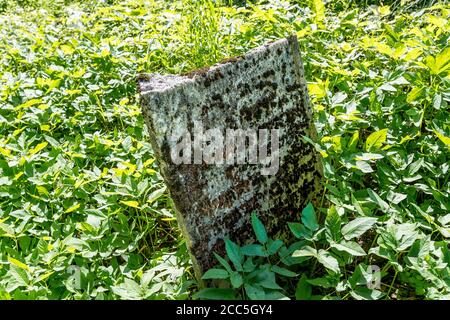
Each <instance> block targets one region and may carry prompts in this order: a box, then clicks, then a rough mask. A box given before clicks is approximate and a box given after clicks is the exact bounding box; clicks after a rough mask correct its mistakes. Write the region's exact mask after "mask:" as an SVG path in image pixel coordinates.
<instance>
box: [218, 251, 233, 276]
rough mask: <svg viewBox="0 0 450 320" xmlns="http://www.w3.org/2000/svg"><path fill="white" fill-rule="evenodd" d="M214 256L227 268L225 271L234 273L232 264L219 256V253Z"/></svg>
mask: <svg viewBox="0 0 450 320" xmlns="http://www.w3.org/2000/svg"><path fill="white" fill-rule="evenodd" d="M214 256H215V257H216V259H217V261H219V263H220V264H221V265H222V266H223V267H224V268H225V270H227V271H228V273H232V272H233V270H232V269H231V266H230V264H229V263H228V262H227V261H226V260H225V259H224V258H222V257H221V256H219V255H218V254H217V253H215V252H214Z"/></svg>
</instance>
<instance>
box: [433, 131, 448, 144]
mask: <svg viewBox="0 0 450 320" xmlns="http://www.w3.org/2000/svg"><path fill="white" fill-rule="evenodd" d="M434 134H435V135H436V137H438V138H439V140H441V141H442V142H443V143H444V144H445V145H446V146H447V147H448V148H450V138H449V137H446V136H444V135H443V134H441V133H440V132H439V131H437V130H434Z"/></svg>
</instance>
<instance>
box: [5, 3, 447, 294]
mask: <svg viewBox="0 0 450 320" xmlns="http://www.w3.org/2000/svg"><path fill="white" fill-rule="evenodd" d="M10 3H12V2H10ZM55 3H60V4H59V5H53V6H52V3H48V6H47V7H45V6H44V8H47V9H45V10H32V7H29V8H28V9H27V8H25V10H21V9H20V8H17V7H16V6H14V5H12V4H10V5H9V6H8V8H7V9H6V11H5V12H4V13H3V14H2V15H1V16H0V25H1V29H0V59H1V64H0V84H1V86H0V298H1V299H117V298H122V299H161V298H165V299H180V298H186V297H190V296H191V293H192V291H195V290H196V288H195V282H194V281H193V277H192V274H191V269H190V266H189V258H188V255H187V252H186V248H185V245H184V242H183V240H182V238H181V237H180V233H179V230H178V228H177V225H176V220H175V218H174V213H173V211H172V204H171V200H170V198H169V197H168V196H167V191H166V189H165V186H164V184H163V182H162V179H161V176H160V175H159V173H158V168H157V166H156V163H155V162H154V158H153V153H152V150H151V147H150V145H149V143H148V139H147V132H146V128H145V124H144V122H143V119H142V116H141V114H140V109H139V106H138V104H137V93H136V86H135V76H136V74H137V73H139V72H142V71H146V72H160V73H179V72H186V71H189V70H192V69H195V68H198V67H201V66H204V65H209V64H212V63H215V62H217V61H219V60H221V59H223V58H225V57H230V56H235V55H239V54H242V53H244V52H246V51H247V50H249V49H250V48H253V47H255V46H258V45H261V44H263V43H266V42H268V41H271V40H274V39H278V38H281V37H285V36H288V35H290V34H292V33H296V34H297V36H298V37H299V42H300V46H301V51H302V58H303V60H304V63H305V68H306V75H307V79H308V83H309V85H308V88H309V93H310V95H311V98H312V105H313V108H314V114H315V122H316V127H317V130H318V132H319V136H320V138H321V140H320V142H319V143H318V144H317V145H316V147H317V148H318V150H319V151H320V152H321V154H322V156H323V161H324V168H325V181H324V185H325V186H326V191H325V193H324V198H323V200H324V201H323V202H322V203H323V205H322V207H323V208H316V214H317V219H318V223H319V225H320V226H321V228H320V229H322V228H323V227H324V226H325V224H326V221H325V218H326V217H327V216H329V215H330V210H331V211H333V210H335V211H336V212H337V214H338V215H339V218H340V221H341V223H342V224H346V223H348V222H350V221H352V220H354V219H356V218H363V217H372V218H377V223H376V224H375V225H373V226H372V227H371V229H370V230H369V231H368V232H367V233H365V234H364V237H362V238H358V239H357V240H358V243H360V245H361V246H362V247H363V249H364V251H365V254H366V255H365V256H363V257H356V258H355V257H352V256H351V255H350V256H345V255H343V254H342V252H340V253H339V250H338V251H335V249H332V248H331V247H330V245H331V244H330V243H331V242H330V240H329V239H328V240H327V239H324V238H320V237H319V236H318V237H319V238H318V239H317V240H312V241H310V242H308V245H314V246H317V248H322V247H323V248H324V249H325V250H328V251H329V252H330V254H331V255H332V256H333V257H334V258H335V259H337V260H339V261H340V260H341V259H344V260H345V259H347V260H348V261H349V263H347V262H345V263H341V264H340V266H339V272H336V270H334V271H332V270H328V269H327V268H326V267H324V266H323V265H322V264H321V263H317V262H316V261H315V260H314V259H310V260H308V261H307V262H305V265H303V266H301V267H300V268H302V269H301V270H303V272H302V274H304V276H302V278H301V279H300V281H302V282H301V283H302V284H303V285H304V284H305V281H306V280H305V279H308V281H310V282H308V284H309V285H310V286H312V289H311V290H312V291H313V293H314V295H315V296H316V298H323V297H331V296H332V297H337V298H340V299H343V298H345V299H346V298H350V297H353V298H367V296H363V295H362V294H361V292H359V291H358V290H356V289H355V288H352V287H351V286H346V285H345V284H346V283H348V282H349V279H352V277H353V276H354V275H355V274H357V272H360V271H355V270H359V269H360V268H358V265H359V264H360V263H365V264H377V265H378V266H379V267H380V268H381V269H382V270H383V271H385V273H384V274H383V279H382V283H383V286H382V288H381V289H380V292H381V294H375V295H373V294H372V295H369V298H394V299H412V298H418V299H423V298H428V299H431V298H449V295H450V267H449V265H450V260H449V259H450V253H449V251H448V248H447V244H448V238H449V236H450V218H449V211H450V210H449V208H450V201H449V179H448V178H449V174H448V170H449V168H448V162H449V153H448V151H449V148H450V142H449V140H450V138H449V137H450V127H449V121H448V102H449V100H450V90H449V82H450V81H449V80H450V76H449V71H450V52H449V50H448V41H449V28H450V26H449V22H448V21H449V19H448V18H449V14H450V7H449V6H448V5H445V4H443V2H435V1H434V2H433V3H424V4H423V5H422V6H421V5H420V4H416V2H415V3H414V4H415V5H414V6H413V5H411V6H407V5H405V6H404V7H401V6H400V7H399V5H398V4H397V3H395V4H393V5H392V9H391V8H390V7H389V6H378V7H373V6H372V7H367V6H360V5H358V4H357V3H356V2H354V3H351V4H350V5H348V4H346V3H345V2H339V1H337V2H331V1H330V2H328V3H326V5H325V6H322V5H321V4H322V3H323V2H322V1H291V2H287V1H271V2H267V1H263V2H261V3H259V4H251V3H253V2H250V1H248V2H247V5H246V6H238V5H235V6H231V4H230V3H227V4H214V3H213V2H210V1H206V0H201V1H187V0H183V1H175V2H166V1H143V0H126V1H121V2H113V1H110V2H108V1H105V2H93V3H88V2H86V3H84V4H83V3H78V2H73V3H72V2H67V3H68V5H67V6H66V5H63V3H62V2H57V1H56V2H55ZM367 4H368V5H370V4H371V3H367ZM410 4H411V3H410ZM430 4H432V5H433V4H434V6H433V7H428V6H427V5H430ZM30 5H31V4H30ZM342 7H345V10H340V9H341V8H342ZM394 10H395V11H394ZM327 208H328V209H327ZM329 208H332V209H329ZM333 212H334V211H333ZM332 214H334V213H332ZM355 240H356V239H355ZM309 263H310V264H309ZM319 278H320V279H327V280H326V281H328V282H327V283H329V284H330V283H331V284H330V285H331V288H323V286H324V281H325V280H323V281H322V282H318V281H312V279H319ZM353 278H354V277H353ZM277 279H278V280H277V281H279V282H280V283H281V282H282V283H283V284H285V285H284V287H285V290H284V295H286V296H288V297H290V298H294V297H295V292H294V291H295V286H296V284H297V282H298V281H299V279H298V278H294V280H289V281H288V282H286V281H285V280H284V278H283V277H282V276H280V275H277ZM302 279H303V280H302ZM311 283H312V285H311ZM325 287H326V286H325ZM293 288H294V289H293ZM342 288H343V289H342ZM341 289H342V290H341Z"/></svg>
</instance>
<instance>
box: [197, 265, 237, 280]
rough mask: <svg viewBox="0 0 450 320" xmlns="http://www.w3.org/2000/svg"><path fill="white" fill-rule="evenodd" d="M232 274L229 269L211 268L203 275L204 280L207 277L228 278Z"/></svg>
mask: <svg viewBox="0 0 450 320" xmlns="http://www.w3.org/2000/svg"><path fill="white" fill-rule="evenodd" d="M229 276H230V274H229V273H228V271H227V270H224V269H215V268H213V269H209V270H208V271H206V272H205V274H204V275H203V276H202V279H203V280H207V279H227V278H228V277H229Z"/></svg>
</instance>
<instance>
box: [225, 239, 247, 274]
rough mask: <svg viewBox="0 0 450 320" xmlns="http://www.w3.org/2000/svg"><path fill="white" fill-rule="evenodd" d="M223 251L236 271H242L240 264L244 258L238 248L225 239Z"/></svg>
mask: <svg viewBox="0 0 450 320" xmlns="http://www.w3.org/2000/svg"><path fill="white" fill-rule="evenodd" d="M225 250H226V252H227V255H228V258H230V260H231V262H232V263H233V265H234V267H235V268H236V270H238V271H242V262H243V260H244V257H243V255H242V253H241V251H240V248H239V246H238V245H237V244H236V243H234V242H233V241H231V240H230V239H226V240H225Z"/></svg>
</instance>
